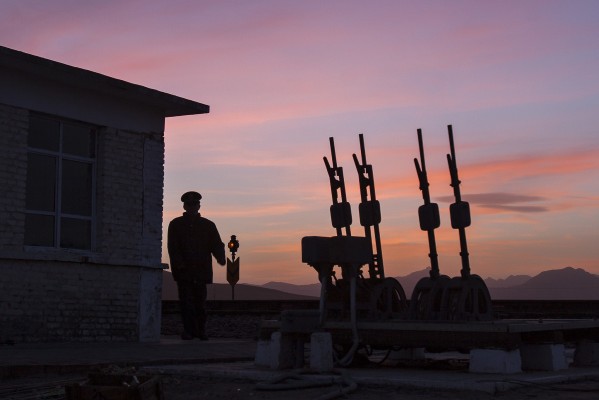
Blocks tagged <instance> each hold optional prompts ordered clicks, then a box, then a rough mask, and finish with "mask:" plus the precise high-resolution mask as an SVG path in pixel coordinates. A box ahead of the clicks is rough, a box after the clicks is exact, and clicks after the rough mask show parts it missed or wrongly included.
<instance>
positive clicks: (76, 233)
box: [60, 218, 92, 250]
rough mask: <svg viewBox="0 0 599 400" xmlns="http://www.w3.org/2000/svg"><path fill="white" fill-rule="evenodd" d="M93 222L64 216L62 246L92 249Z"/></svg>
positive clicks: (61, 228)
mask: <svg viewBox="0 0 599 400" xmlns="http://www.w3.org/2000/svg"><path fill="white" fill-rule="evenodd" d="M91 231H92V230H91V222H90V221H86V220H82V219H74V218H62V219H61V223H60V247H63V248H69V249H81V250H90V249H91Z"/></svg>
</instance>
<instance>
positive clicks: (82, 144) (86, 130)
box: [62, 123, 96, 157]
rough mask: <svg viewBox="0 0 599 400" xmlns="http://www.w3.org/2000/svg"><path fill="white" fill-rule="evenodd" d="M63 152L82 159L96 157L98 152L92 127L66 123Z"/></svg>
mask: <svg viewBox="0 0 599 400" xmlns="http://www.w3.org/2000/svg"><path fill="white" fill-rule="evenodd" d="M62 151H63V152H64V153H67V154H73V155H76V156H82V157H94V156H95V151H96V143H95V135H94V130H93V128H92V127H90V126H86V125H80V124H72V123H68V124H67V123H64V124H63V126H62Z"/></svg>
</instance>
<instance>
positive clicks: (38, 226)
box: [25, 214, 54, 247]
mask: <svg viewBox="0 0 599 400" xmlns="http://www.w3.org/2000/svg"><path fill="white" fill-rule="evenodd" d="M25 245H28V246H46V247H53V246H54V217H53V216H51V215H35V214H25Z"/></svg>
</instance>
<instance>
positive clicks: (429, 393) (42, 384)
mask: <svg viewBox="0 0 599 400" xmlns="http://www.w3.org/2000/svg"><path fill="white" fill-rule="evenodd" d="M260 319H261V316H236V317H231V316H212V317H211V322H210V328H209V335H210V336H211V337H212V338H214V340H211V341H209V342H202V343H203V346H208V347H207V348H211V347H218V343H219V339H218V338H234V339H244V340H250V341H251V340H253V339H255V338H256V337H257V332H258V329H259V324H260ZM163 322H164V325H163V333H165V334H175V333H178V332H180V326H179V320H178V318H177V317H174V316H173V317H172V318H165V319H164V321H163ZM221 341H222V340H221ZM202 343H198V344H200V345H201V344H202ZM220 364H221V367H222V364H223V361H222V360H221V361H220ZM205 365H206V363H204V366H205ZM232 365H233V364H226V363H225V367H226V368H228V369H231V368H232ZM449 367H450V368H452V370H453V371H455V372H456V374H455V376H456V380H460V376H465V375H462V374H467V364H463V363H462V364H458V365H450V366H449ZM116 368H123V367H116ZM187 368H192V369H193V368H195V367H194V366H193V365H188V366H187ZM439 368H447V366H440V367H439ZM456 369H457V370H456ZM147 371H150V372H146V373H150V374H152V376H156V377H158V378H159V379H160V381H161V384H162V390H163V393H164V398H165V399H166V400H196V399H233V400H234V399H239V400H249V399H259V400H266V399H285V400H300V399H301V400H305V399H331V398H340V399H350V400H357V399H369V400H370V399H373V400H376V399H381V400H382V399H385V400H389V399H405V400H417V399H418V400H433V399H434V400H436V399H463V400H469V399H473V400H474V399H477V400H479V399H480V400H490V399H503V400H524V399H527V400H528V399H547V400H557V399H560V400H561V399H572V400H591V399H592V400H599V378H586V379H584V380H579V381H569V382H567V383H558V384H531V383H526V382H512V383H515V388H514V389H511V390H508V391H505V392H498V393H495V394H490V393H484V392H480V391H465V390H438V389H430V388H427V389H412V388H406V387H398V386H397V385H372V384H368V385H367V384H359V385H357V387H353V386H352V385H353V383H354V382H352V379H351V376H352V369H351V368H350V369H346V370H345V371H346V372H347V379H346V380H345V382H343V383H340V381H341V379H340V377H339V376H334V375H331V381H332V380H335V381H336V382H335V383H331V382H329V383H328V384H327V385H326V386H321V387H310V388H305V389H298V388H293V389H292V388H291V386H294V385H295V386H297V384H300V383H313V382H310V381H309V380H307V379H304V377H301V378H302V379H296V378H298V376H295V377H293V378H290V379H287V380H284V381H282V382H280V383H278V384H271V382H269V381H265V380H260V379H262V378H258V379H254V380H249V379H247V378H227V379H225V378H223V377H221V376H216V375H214V376H211V375H210V374H208V375H196V376H193V374H177V373H173V372H172V371H171V373H156V372H155V369H154V370H152V369H147ZM138 372H140V373H144V372H143V367H142V370H141V371H138ZM376 373H377V374H378V372H376ZM394 373H395V372H394ZM281 374H283V372H282V373H281ZM397 374H402V370H401V369H398V370H397ZM86 379H87V371H81V372H68V373H60V374H58V373H56V372H54V373H47V374H45V375H41V374H36V375H31V374H29V375H27V376H24V377H20V378H3V379H1V380H0V400H63V399H65V398H66V397H65V389H64V388H65V385H67V384H69V383H73V382H80V383H83V382H85V381H86ZM264 379H266V378H264ZM481 379H485V378H484V377H483V378H481ZM508 379H511V378H508ZM141 400H143V399H141Z"/></svg>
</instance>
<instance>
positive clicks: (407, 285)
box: [162, 267, 599, 300]
mask: <svg viewBox="0 0 599 400" xmlns="http://www.w3.org/2000/svg"><path fill="white" fill-rule="evenodd" d="M428 276H429V270H428V269H424V270H420V271H416V272H413V273H411V274H409V275H406V276H403V277H396V279H397V280H398V281H399V282H400V283H401V285H402V287H403V288H404V290H405V292H406V296H408V298H409V297H410V295H411V293H412V289H413V288H414V287H415V286H416V283H417V282H418V281H419V280H420V279H421V278H424V277H428ZM163 282H164V283H163V289H162V292H163V293H162V298H163V300H177V287H176V284H175V282H174V281H173V278H172V276H171V273H170V272H167V271H164V272H163ZM485 282H486V284H487V287H488V288H489V291H490V292H491V299H496V300H599V276H597V275H594V274H591V273H589V272H587V271H585V270H584V269H582V268H573V267H566V268H562V269H556V270H549V271H544V272H541V273H540V274H538V275H536V276H533V277H531V276H528V275H510V276H508V277H507V278H505V279H494V278H487V279H485ZM319 297H320V284H319V283H313V284H308V285H294V284H291V283H284V282H268V283H266V284H264V285H261V286H256V285H248V284H237V285H236V286H235V299H236V300H307V299H315V298H319ZM208 299H211V300H230V299H231V287H230V286H229V285H227V284H213V285H209V287H208Z"/></svg>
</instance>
